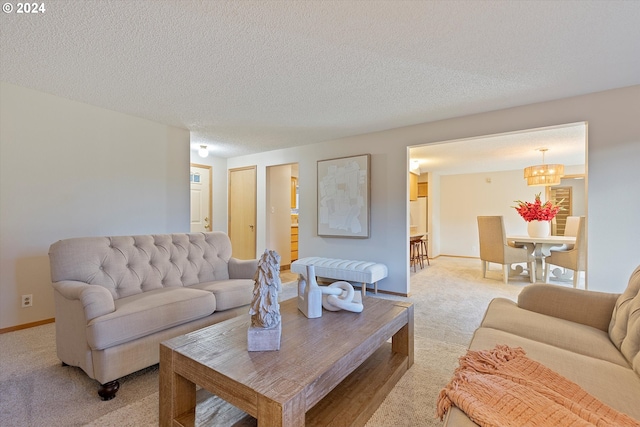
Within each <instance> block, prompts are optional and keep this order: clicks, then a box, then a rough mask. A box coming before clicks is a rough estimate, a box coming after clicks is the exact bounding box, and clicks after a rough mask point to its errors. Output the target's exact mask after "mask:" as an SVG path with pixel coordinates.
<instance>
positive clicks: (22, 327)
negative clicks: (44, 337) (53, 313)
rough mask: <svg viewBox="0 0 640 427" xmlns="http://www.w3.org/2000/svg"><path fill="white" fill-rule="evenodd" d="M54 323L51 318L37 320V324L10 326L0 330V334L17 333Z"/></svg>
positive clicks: (53, 319)
mask: <svg viewBox="0 0 640 427" xmlns="http://www.w3.org/2000/svg"><path fill="white" fill-rule="evenodd" d="M55 321H56V319H55V318H51V319H44V320H38V321H37V322H31V323H23V324H22V325H16V326H10V327H8V328H3V329H0V334H4V333H7V332H13V331H19V330H21V329H29V328H33V327H36V326H41V325H46V324H47V323H53V322H55Z"/></svg>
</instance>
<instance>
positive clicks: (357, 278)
mask: <svg viewBox="0 0 640 427" xmlns="http://www.w3.org/2000/svg"><path fill="white" fill-rule="evenodd" d="M307 265H313V266H314V268H315V272H316V276H317V277H323V278H327V279H336V280H345V281H347V282H358V283H362V296H363V297H364V296H365V293H366V291H367V284H368V283H371V284H373V288H374V291H375V293H376V294H377V293H378V280H382V279H384V278H385V277H387V274H388V271H387V266H386V265H384V264H380V263H376V262H369V261H353V260H348V259H333V258H321V257H306V258H300V259H299V260H297V261H294V262H293V263H292V264H291V272H292V273H298V274H303V275H306V274H307Z"/></svg>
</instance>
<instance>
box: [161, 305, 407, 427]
mask: <svg viewBox="0 0 640 427" xmlns="http://www.w3.org/2000/svg"><path fill="white" fill-rule="evenodd" d="M280 312H281V314H282V340H281V345H280V350H279V351H265V352H249V351H247V328H248V327H249V322H250V319H249V314H247V315H246V316H240V317H236V318H234V319H230V320H227V321H225V322H221V323H218V324H216V325H213V326H210V327H207V328H204V329H200V330H198V331H195V332H192V333H189V334H186V335H182V336H179V337H176V338H173V339H170V340H168V341H165V342H163V343H162V344H160V425H161V426H193V425H194V424H195V407H196V384H197V385H199V386H201V387H203V388H205V389H207V390H208V391H210V392H211V393H213V394H215V395H217V396H218V397H220V398H222V399H223V400H225V401H227V402H229V403H231V404H232V405H234V406H236V407H238V408H240V409H241V410H242V411H244V412H246V413H247V414H249V415H251V416H253V417H255V418H257V420H258V426H262V427H277V426H286V427H289V426H293V427H296V426H304V425H305V424H307V425H314V426H315V425H322V426H330V425H340V426H346V425H364V424H365V423H366V422H367V420H368V419H369V418H370V417H371V415H372V414H373V413H374V412H375V410H376V409H377V408H378V406H379V405H380V403H381V402H382V401H383V400H384V398H385V396H386V395H387V394H389V392H390V391H391V389H392V388H393V386H394V385H395V384H396V383H397V382H398V380H399V379H400V378H401V377H402V375H403V374H404V373H405V372H406V371H407V369H409V368H410V367H411V365H412V364H413V304H410V303H404V302H398V301H390V300H385V299H379V298H367V299H366V300H365V308H364V311H363V312H362V313H351V312H346V311H339V312H328V311H325V312H324V313H323V315H322V317H320V318H317V319H308V318H306V317H305V316H304V315H303V314H302V313H301V312H299V311H298V308H297V300H296V298H292V299H290V300H287V301H284V302H282V303H280ZM390 338H391V343H389V342H388V340H389V339H390Z"/></svg>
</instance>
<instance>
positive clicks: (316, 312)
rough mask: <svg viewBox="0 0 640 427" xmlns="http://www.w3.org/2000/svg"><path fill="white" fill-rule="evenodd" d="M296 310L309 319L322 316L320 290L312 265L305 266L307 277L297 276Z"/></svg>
mask: <svg viewBox="0 0 640 427" xmlns="http://www.w3.org/2000/svg"><path fill="white" fill-rule="evenodd" d="M298 310H300V311H301V312H302V313H303V314H304V315H305V316H307V317H308V318H309V319H315V318H317V317H321V316H322V290H321V289H320V286H318V282H316V271H315V267H314V266H313V265H308V266H307V277H306V278H305V277H304V275H302V274H300V275H299V277H298Z"/></svg>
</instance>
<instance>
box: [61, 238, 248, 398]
mask: <svg viewBox="0 0 640 427" xmlns="http://www.w3.org/2000/svg"><path fill="white" fill-rule="evenodd" d="M49 259H50V263H51V279H52V282H53V289H54V299H55V310H56V346H57V354H58V357H59V358H60V360H61V361H62V362H63V363H64V364H67V365H71V366H78V367H80V368H82V370H84V371H85V372H86V373H87V375H89V377H91V378H93V379H96V380H97V381H98V382H100V384H102V386H101V387H100V389H99V391H98V394H99V395H100V396H101V397H102V398H103V399H105V400H108V399H111V398H113V397H114V396H115V393H116V392H117V390H118V388H119V383H118V381H117V380H118V378H121V377H123V376H125V375H128V374H131V373H133V372H136V371H138V370H140V369H143V368H146V367H148V366H151V365H154V364H156V363H158V360H159V344H160V342H162V341H164V340H167V339H169V338H173V337H175V336H177V335H181V334H184V333H187V332H191V331H193V330H196V329H199V328H203V327H205V326H209V325H211V324H214V323H216V322H220V321H223V320H226V319H229V318H231V317H234V316H238V315H247V313H248V310H249V304H250V302H251V299H252V293H253V286H254V280H253V277H254V275H255V272H256V270H257V260H247V261H244V260H238V259H235V258H232V257H231V242H230V240H229V237H228V236H227V235H226V234H224V233H221V232H211V233H182V234H162V235H141V236H117V237H82V238H72V239H66V240H61V241H58V242H56V243H54V244H53V245H51V247H50V250H49Z"/></svg>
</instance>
